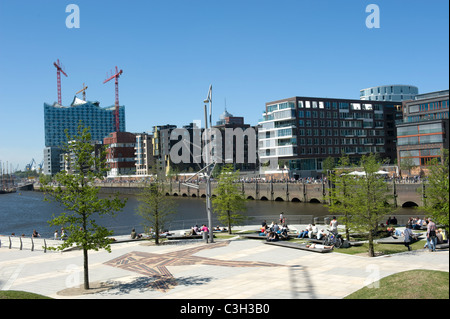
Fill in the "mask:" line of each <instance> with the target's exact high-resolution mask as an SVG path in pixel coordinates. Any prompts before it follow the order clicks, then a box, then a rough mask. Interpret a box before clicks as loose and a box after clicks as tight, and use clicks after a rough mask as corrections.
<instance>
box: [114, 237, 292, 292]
mask: <svg viewBox="0 0 450 319" xmlns="http://www.w3.org/2000/svg"><path fill="white" fill-rule="evenodd" d="M229 243H230V242H229V241H224V242H220V243H214V244H208V245H202V246H199V247H195V248H189V249H183V250H179V251H175V252H171V253H167V254H153V253H145V252H139V251H133V252H130V253H128V254H125V255H122V256H120V257H117V258H115V259H112V260H110V261H107V262H105V264H106V265H109V266H112V267H117V268H121V269H125V270H129V271H133V272H137V273H139V274H142V275H145V276H150V277H154V278H155V279H156V280H155V281H153V282H152V283H150V285H149V287H151V288H153V289H156V290H159V291H161V292H167V291H168V290H170V289H171V288H173V287H175V286H176V285H177V280H176V278H174V277H173V275H172V273H171V272H170V271H169V270H168V269H167V266H186V265H212V266H224V267H285V266H284V265H280V264H272V263H266V262H258V261H231V260H219V259H213V258H206V257H197V256H193V255H194V254H195V253H198V252H199V251H202V250H206V249H213V248H219V247H225V246H227V245H228V244H229Z"/></svg>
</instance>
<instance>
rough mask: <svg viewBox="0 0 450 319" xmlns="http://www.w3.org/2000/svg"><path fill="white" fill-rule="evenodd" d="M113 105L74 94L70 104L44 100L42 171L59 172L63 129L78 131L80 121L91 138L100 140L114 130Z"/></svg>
mask: <svg viewBox="0 0 450 319" xmlns="http://www.w3.org/2000/svg"><path fill="white" fill-rule="evenodd" d="M115 109H116V108H115V106H110V107H106V108H101V107H100V103H99V102H91V101H84V100H81V99H79V98H77V97H74V99H73V101H72V103H71V104H70V106H62V105H60V104H59V103H54V104H53V105H50V104H47V103H44V128H45V147H46V148H45V150H44V174H47V175H53V174H55V173H57V172H58V171H59V167H60V163H59V155H60V154H59V152H60V148H61V147H62V146H63V145H64V144H65V143H66V142H67V137H66V133H65V130H66V129H67V130H68V134H69V135H70V136H74V135H76V134H77V132H78V126H79V125H80V124H81V125H83V126H84V127H88V128H89V129H90V130H89V132H90V133H91V136H92V140H93V141H99V142H100V143H101V142H102V141H103V139H104V138H105V137H107V136H108V135H109V134H110V133H112V132H115V131H116V121H115ZM119 115H120V131H122V132H125V131H126V130H125V106H120V107H119Z"/></svg>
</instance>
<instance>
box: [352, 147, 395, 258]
mask: <svg viewBox="0 0 450 319" xmlns="http://www.w3.org/2000/svg"><path fill="white" fill-rule="evenodd" d="M381 165H382V164H381V161H380V159H379V158H378V156H377V155H376V154H369V155H363V156H362V158H361V163H360V166H361V167H362V168H363V169H364V173H365V174H364V175H362V176H355V177H353V178H351V179H349V180H348V185H346V191H347V190H348V193H347V194H348V196H349V203H348V204H349V209H350V214H351V220H352V224H353V225H354V226H355V227H357V228H358V229H359V230H362V231H365V232H368V235H369V238H368V240H369V256H370V257H374V256H375V250H374V235H376V233H377V230H378V226H379V225H380V224H381V222H382V221H384V218H385V216H386V215H388V214H389V213H390V212H391V211H392V209H393V205H392V204H390V202H391V201H392V195H391V194H392V192H391V191H390V189H389V188H390V186H389V184H388V183H386V182H385V181H384V176H383V175H379V174H377V172H378V171H379V170H380V168H381Z"/></svg>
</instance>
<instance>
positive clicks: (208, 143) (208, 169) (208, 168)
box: [203, 85, 215, 243]
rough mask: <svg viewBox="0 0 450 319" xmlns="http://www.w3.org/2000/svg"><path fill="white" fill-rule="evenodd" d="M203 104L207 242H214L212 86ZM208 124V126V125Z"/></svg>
mask: <svg viewBox="0 0 450 319" xmlns="http://www.w3.org/2000/svg"><path fill="white" fill-rule="evenodd" d="M203 102H204V103H205V134H206V145H205V147H206V148H205V152H206V156H205V160H206V167H205V175H206V212H207V214H208V228H209V242H210V243H213V242H214V234H213V228H212V219H211V214H212V202H211V197H212V194H211V193H212V192H211V175H212V171H213V169H214V166H215V165H214V164H215V161H214V160H213V159H212V156H211V148H212V141H211V136H212V135H211V128H212V85H210V86H209V90H208V96H207V97H206V99H205V100H204V101H203ZM206 103H209V119H208V111H207V105H206ZM208 122H209V125H208Z"/></svg>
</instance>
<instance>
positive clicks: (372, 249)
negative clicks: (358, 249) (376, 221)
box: [369, 230, 375, 257]
mask: <svg viewBox="0 0 450 319" xmlns="http://www.w3.org/2000/svg"><path fill="white" fill-rule="evenodd" d="M369 257H375V251H374V248H373V232H372V230H369Z"/></svg>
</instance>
